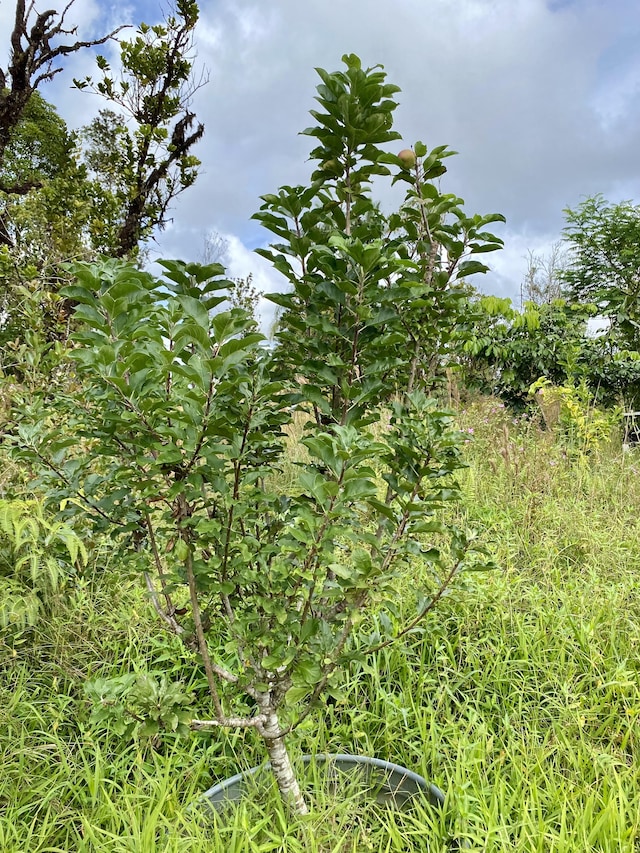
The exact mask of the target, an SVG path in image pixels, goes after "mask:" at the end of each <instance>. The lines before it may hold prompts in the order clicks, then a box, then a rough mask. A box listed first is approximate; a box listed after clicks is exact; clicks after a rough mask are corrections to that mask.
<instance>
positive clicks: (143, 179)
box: [74, 0, 204, 257]
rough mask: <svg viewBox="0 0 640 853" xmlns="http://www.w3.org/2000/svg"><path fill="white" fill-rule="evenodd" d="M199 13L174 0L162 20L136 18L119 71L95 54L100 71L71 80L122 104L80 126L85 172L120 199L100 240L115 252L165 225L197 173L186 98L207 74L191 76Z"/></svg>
mask: <svg viewBox="0 0 640 853" xmlns="http://www.w3.org/2000/svg"><path fill="white" fill-rule="evenodd" d="M198 15H199V12H198V6H197V4H196V3H195V2H192V0H178V2H177V4H176V9H175V13H174V14H171V15H169V16H168V17H167V18H166V21H165V23H164V24H157V25H154V26H149V25H147V24H141V25H140V27H139V29H138V32H137V35H136V37H135V38H134V39H132V40H130V41H127V40H123V41H122V42H121V50H120V57H121V63H122V69H121V73H120V78H119V79H116V78H115V77H114V76H113V75H112V73H111V68H110V66H109V63H108V62H107V60H106V59H105V57H103V56H99V57H98V59H97V63H98V68H99V69H100V71H101V72H102V78H101V79H100V80H99V81H98V82H97V83H94V82H93V80H92V79H91V78H90V77H87V78H86V79H85V80H75V81H74V82H75V85H76V86H77V87H78V88H80V89H87V88H88V89H90V90H91V91H94V92H97V93H98V94H100V95H102V96H103V97H105V98H107V100H109V101H111V102H112V103H113V104H115V105H116V106H117V107H118V108H119V109H120V110H121V112H120V113H118V112H114V111H113V110H104V111H102V112H101V113H100V115H99V116H98V117H97V119H95V120H94V122H92V124H91V125H89V127H88V128H87V129H85V132H84V138H85V140H86V142H87V152H86V155H85V158H86V163H87V165H88V167H89V170H90V174H91V175H92V176H93V177H95V178H96V180H98V181H103V180H104V181H105V182H106V183H107V184H108V185H109V186H110V187H111V190H112V195H113V197H114V198H115V199H116V202H117V203H116V205H115V208H113V209H111V211H109V212H108V215H107V216H106V217H105V222H104V229H105V234H104V235H103V237H102V241H101V242H102V243H104V244H105V245H109V244H110V243H114V246H113V254H114V255H115V256H116V257H124V256H128V255H132V254H135V252H136V251H137V249H138V246H139V244H140V242H141V241H142V240H144V239H145V238H147V237H149V235H150V234H151V233H152V232H153V230H154V229H155V228H162V227H164V225H165V224H166V223H167V221H168V220H167V210H168V208H169V205H170V204H171V202H172V200H173V199H174V198H175V197H176V196H177V195H178V194H179V193H181V192H182V191H183V190H185V189H186V188H187V187H189V186H191V185H192V184H193V182H194V181H195V179H196V177H197V169H198V166H199V165H200V161H199V160H198V159H197V158H196V157H195V156H194V155H193V154H191V153H190V152H191V149H192V147H193V146H194V145H195V144H196V142H198V140H200V139H201V138H202V135H203V133H204V126H203V125H202V124H200V123H198V124H195V118H196V117H195V114H194V113H193V112H191V110H190V104H191V99H192V96H193V94H194V93H195V91H196V90H197V89H198V88H199V87H200V86H201V85H202V84H203V82H204V81H203V80H202V79H201V80H200V81H195V80H194V77H193V32H194V29H195V26H196V23H197V21H198ZM131 121H132V123H133V124H132V127H130V126H129V125H128V122H131ZM99 242H100V240H99Z"/></svg>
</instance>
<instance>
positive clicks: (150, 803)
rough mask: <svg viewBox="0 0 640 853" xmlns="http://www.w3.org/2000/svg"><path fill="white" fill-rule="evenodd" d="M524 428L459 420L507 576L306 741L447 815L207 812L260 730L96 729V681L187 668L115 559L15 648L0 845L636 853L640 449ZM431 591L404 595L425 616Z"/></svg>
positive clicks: (382, 664) (351, 682)
mask: <svg viewBox="0 0 640 853" xmlns="http://www.w3.org/2000/svg"><path fill="white" fill-rule="evenodd" d="M513 420H514V418H512V417H511V416H509V415H508V414H506V413H505V411H504V410H503V409H501V408H500V407H499V404H497V403H492V402H482V403H479V404H476V405H474V406H472V407H470V408H468V409H467V410H466V411H463V412H461V413H460V415H459V421H460V426H461V428H462V429H466V430H473V434H471V433H470V432H469V437H470V439H473V440H472V441H470V443H469V444H468V445H467V448H466V449H467V458H468V462H469V468H468V469H467V470H466V472H465V473H464V476H463V487H464V492H465V503H464V507H463V508H458V509H457V510H455V514H456V515H457V516H458V520H459V521H462V520H466V521H467V522H470V523H471V524H472V525H476V526H479V527H481V529H482V531H483V532H482V538H483V540H484V541H485V542H487V543H488V544H489V546H490V548H491V550H492V551H493V554H494V557H495V560H496V562H497V563H498V565H499V566H500V567H501V568H500V569H499V570H497V571H494V572H491V573H487V574H473V575H468V576H466V577H465V578H463V579H461V582H460V583H459V584H458V587H457V588H456V592H455V593H454V594H451V595H449V596H446V597H445V598H444V599H443V600H442V601H441V602H440V604H439V606H438V608H437V610H436V611H434V613H433V614H432V616H431V618H430V620H429V622H428V623H427V625H426V626H425V629H424V632H423V633H421V634H414V635H412V636H411V637H410V638H409V639H408V641H407V642H406V643H404V644H401V645H397V646H395V647H390V648H386V649H384V650H382V651H381V652H379V653H378V655H377V657H376V658H375V659H372V660H371V661H370V662H369V663H367V664H358V665H353V666H352V668H351V671H350V672H349V673H348V675H347V676H346V678H345V683H344V685H343V687H344V698H343V699H342V700H341V701H340V702H338V703H336V704H332V705H329V706H327V707H326V708H324V709H323V710H322V711H318V712H316V713H314V714H313V715H312V716H311V717H309V718H308V719H307V721H305V723H304V724H303V725H302V726H301V727H300V729H299V730H298V735H297V740H296V742H295V744H294V745H295V749H296V751H298V752H299V753H302V752H354V753H360V754H366V755H375V756H377V757H380V758H384V759H387V760H390V761H393V762H395V763H398V764H402V765H404V766H406V767H409V768H410V769H412V770H414V771H416V772H418V773H421V774H422V775H423V776H425V777H426V778H427V779H429V780H430V781H432V782H435V783H436V784H437V785H438V786H439V787H440V788H442V790H443V791H444V792H445V794H446V804H445V807H444V809H443V810H441V811H438V810H434V809H433V808H431V807H429V806H428V805H427V804H426V803H420V802H418V803H416V804H414V806H413V807H412V809H411V810H409V811H408V812H407V813H406V814H398V813H393V812H387V811H385V810H384V809H377V810H374V811H375V813H370V812H369V811H368V810H367V809H365V808H364V807H363V806H362V804H361V803H360V802H359V801H356V800H354V798H353V797H351V796H350V795H349V794H348V793H347V795H345V797H344V801H343V802H342V804H336V803H335V802H334V801H332V800H329V799H326V800H323V799H322V798H321V797H320V798H319V799H316V808H315V810H314V813H313V814H312V815H311V816H310V817H309V818H307V819H305V820H303V821H301V822H300V821H291V820H288V819H287V818H286V815H285V814H284V812H283V810H282V808H281V806H280V805H279V802H278V800H277V796H276V795H275V794H274V793H270V794H267V795H265V796H264V797H262V798H256V799H255V800H253V799H252V800H251V801H250V802H246V803H243V804H241V805H240V806H239V807H236V808H233V809H232V810H231V811H227V812H226V813H225V814H224V815H223V816H222V817H217V818H215V819H213V821H212V820H211V819H208V820H204V819H203V816H202V812H201V811H200V810H199V809H198V808H197V807H194V804H196V803H197V802H198V797H199V794H200V792H201V791H203V790H205V789H206V788H208V787H209V786H210V785H212V784H214V783H215V782H217V781H220V780H221V779H223V778H225V777H226V776H229V775H232V774H233V773H235V772H237V771H238V769H243V768H246V767H249V766H251V765H252V764H256V763H259V762H260V760H261V754H260V752H259V749H258V747H257V745H256V744H254V742H253V739H252V736H251V735H250V734H232V735H230V736H226V735H222V734H218V733H213V734H212V733H208V734H198V735H193V736H192V737H191V738H187V739H181V740H179V739H171V738H169V739H165V740H163V741H161V742H155V743H151V742H146V743H142V742H140V743H130V742H129V741H126V740H123V739H122V738H119V737H116V736H115V735H107V736H105V735H101V734H98V733H96V732H94V731H92V730H91V728H90V726H89V723H88V717H89V709H88V706H87V704H86V700H85V698H84V694H83V684H84V682H85V680H86V679H87V678H91V677H95V676H97V675H105V676H106V675H118V674H121V673H124V672H129V671H134V670H140V671H144V670H145V669H147V668H151V669H153V670H156V671H158V670H164V671H166V672H167V674H168V676H169V677H171V678H173V677H176V673H177V669H178V667H177V665H176V664H175V663H174V662H173V658H172V655H171V654H169V653H167V644H166V642H164V640H162V639H161V638H158V636H157V633H156V631H155V624H154V616H153V612H152V610H151V608H150V607H149V606H148V603H147V601H146V598H145V595H144V592H143V590H142V589H141V588H140V586H139V584H138V582H137V581H135V580H131V581H130V582H125V583H123V582H122V581H121V579H119V578H118V577H117V576H116V573H115V567H114V566H112V565H110V563H109V559H108V556H107V553H106V552H103V553H100V554H97V555H95V556H94V563H93V565H92V566H91V567H90V568H89V569H87V570H85V576H84V579H81V580H79V581H78V583H77V584H76V585H75V588H74V589H72V590H71V592H70V596H69V597H68V599H67V601H66V603H64V604H58V606H57V609H56V610H55V612H54V613H53V614H52V615H51V616H50V618H49V619H48V620H47V621H46V622H45V623H42V624H38V625H36V626H34V627H33V628H32V629H30V630H29V631H27V632H26V633H24V634H23V635H22V636H21V637H20V638H18V639H15V638H14V639H13V640H12V639H11V638H9V637H5V638H4V639H3V640H1V641H0V761H1V767H2V772H1V773H0V850H2V851H7V853H14V851H15V853H22V851H30V853H31V851H33V853H45V851H46V853H54V851H64V853H69V851H109V853H124V851H127V852H128V851H131V853H134V851H135V853H155V851H158V852H159V851H162V853H170V851H185V853H186V851H189V853H192V851H195V853H197V851H203V853H204V851H216V853H217V851H220V853H227V851H230V853H241V851H247V853H253V851H255V853H260V852H261V851H264V853H267V851H290V853H297V851H301V853H302V851H311V853H325V851H337V853H356V851H358V853H361V851H410V850H418V851H422V850H424V851H433V853H445V851H447V850H448V849H449V842H450V839H451V838H457V839H458V840H459V841H460V842H466V843H467V845H468V846H467V848H466V849H469V850H476V851H487V853H494V851H495V853H502V851H504V853H506V851H521V853H525V851H526V853H530V852H531V853H532V852H533V851H539V853H582V851H584V853H587V851H598V852H599V853H605V852H606V853H637V851H638V850H640V761H639V760H638V748H639V737H640V736H639V734H638V732H639V731H640V729H639V725H640V648H639V645H640V588H639V585H638V577H639V575H640V478H639V477H638V473H639V471H640V452H638V451H635V452H632V453H630V454H625V455H623V454H621V453H619V452H618V449H617V448H605V449H604V450H603V451H602V452H601V454H600V455H596V456H591V457H586V458H585V457H580V456H578V457H575V456H574V455H573V454H572V452H571V448H569V447H567V446H565V445H563V443H562V442H561V441H560V440H559V439H558V438H557V437H554V436H553V435H550V434H548V433H544V432H543V431H541V430H540V428H539V427H538V426H537V425H536V424H534V423H529V422H524V423H513ZM416 571H419V567H418V568H417V569H416ZM414 586H415V580H414V579H413V578H407V580H406V587H405V589H403V590H399V595H401V596H402V598H403V600H405V601H406V602H407V607H409V606H412V604H411V597H412V593H413V587H414ZM176 648H177V647H176ZM191 673H192V674H191V680H190V682H189V687H190V689H193V690H196V691H198V690H201V689H202V675H201V673H199V672H198V671H197V670H193V669H191Z"/></svg>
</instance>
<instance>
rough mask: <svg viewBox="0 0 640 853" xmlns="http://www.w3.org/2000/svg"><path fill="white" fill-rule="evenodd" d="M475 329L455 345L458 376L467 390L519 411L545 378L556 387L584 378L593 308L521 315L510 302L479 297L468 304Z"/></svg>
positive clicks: (556, 305)
mask: <svg viewBox="0 0 640 853" xmlns="http://www.w3.org/2000/svg"><path fill="white" fill-rule="evenodd" d="M468 313H469V315H470V318H471V320H470V323H471V327H470V328H469V327H466V328H465V330H464V334H460V335H459V336H458V337H457V339H456V340H455V342H454V347H453V349H454V351H455V353H456V360H457V370H458V375H459V376H460V378H461V381H462V384H463V386H465V387H466V388H467V390H473V389H475V390H479V391H481V392H482V393H488V394H496V395H498V396H500V397H502V398H503V399H504V400H505V402H507V403H508V404H510V405H512V406H516V407H518V408H522V407H525V406H527V405H528V404H529V402H530V397H529V388H530V387H531V385H532V384H533V383H534V382H535V381H536V380H538V379H540V378H541V377H544V378H546V379H548V380H549V381H550V382H552V383H553V384H554V385H562V384H564V383H565V382H567V381H568V380H570V379H574V378H578V377H582V376H583V375H584V374H585V369H584V368H585V364H584V358H585V349H586V344H587V338H586V328H587V320H588V318H589V316H591V314H592V313H593V310H592V308H591V306H583V305H580V304H575V303H573V304H572V303H569V302H567V301H566V300H563V299H556V300H553V301H552V302H545V303H543V304H540V305H536V304H535V303H534V302H526V303H525V305H524V306H523V308H522V310H521V311H517V310H516V309H514V308H513V306H512V304H511V300H510V299H504V298H499V297H497V296H484V295H481V294H476V296H475V297H473V298H472V299H471V300H470V301H469V303H468Z"/></svg>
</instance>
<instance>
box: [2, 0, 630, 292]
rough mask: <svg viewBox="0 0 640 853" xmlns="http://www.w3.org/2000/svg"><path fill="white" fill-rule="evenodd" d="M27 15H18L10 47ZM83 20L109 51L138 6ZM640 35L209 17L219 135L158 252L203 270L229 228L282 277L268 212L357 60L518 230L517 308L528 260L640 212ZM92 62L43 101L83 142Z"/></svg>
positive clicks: (308, 3) (223, 13)
mask: <svg viewBox="0 0 640 853" xmlns="http://www.w3.org/2000/svg"><path fill="white" fill-rule="evenodd" d="M141 3H142V0H136V3H135V4H133V7H131V6H130V7H127V10H126V16H127V17H129V16H131V17H133V18H135V19H139V18H143V19H145V20H150V19H151V18H152V17H153V12H154V11H155V10H158V11H159V9H160V5H161V4H160V2H158V3H157V4H156V3H154V2H151V0H144V7H142V5H141ZM11 8H12V6H11V4H9V5H7V4H5V3H2V4H1V5H0V32H7V31H8V30H7V28H6V26H5V27H3V24H5V23H6V22H7V20H8V18H7V14H8V11H9V10H10V9H11ZM131 8H134V9H137V11H133V12H131V11H130V9H131ZM74 9H77V11H78V14H79V15H80V17H79V18H78V20H79V21H81V22H82V25H83V26H86V27H87V28H89V30H91V34H93V35H95V34H96V33H97V32H98V31H104V29H103V30H100V28H101V27H103V28H105V20H104V18H109V20H110V21H112V20H113V18H114V16H115V17H116V18H117V16H118V15H120V14H121V9H122V7H117V6H115V5H114V6H109V7H105V6H104V5H102V4H99V3H97V0H95V2H93V0H77V6H74V7H72V12H73V10H74ZM96 9H99V10H100V11H101V12H102V13H103V16H102V17H103V20H100V18H97V17H96ZM70 15H71V12H70ZM639 34H640V5H639V4H638V3H637V0H615V2H610V0H607V2H604V0H579V2H577V0H576V2H567V0H548V2H547V0H455V2H452V0H396V2H394V3H392V4H391V3H389V2H388V0H386V2H383V0H349V2H347V3H345V2H342V0H304V2H301V0H278V3H265V2H257V0H201V21H200V23H199V25H198V35H197V48H198V63H200V64H201V65H205V66H206V67H207V68H208V69H209V71H210V78H211V79H210V83H209V84H208V86H206V87H205V88H204V89H202V90H201V91H200V92H198V93H197V96H196V99H195V108H196V111H197V113H198V117H199V118H200V119H201V120H203V121H204V122H205V125H206V134H205V138H204V140H203V142H202V143H201V144H200V145H199V147H198V151H197V153H198V156H199V157H200V158H201V159H202V169H201V175H200V178H199V179H198V181H197V182H196V184H195V186H194V187H193V188H191V189H190V190H188V191H187V192H186V193H184V195H183V196H182V197H181V198H180V199H179V200H178V201H177V203H176V205H175V207H174V211H173V215H174V218H175V223H174V226H173V227H172V228H169V229H167V231H166V232H165V233H163V234H161V235H160V236H159V246H158V250H159V252H161V253H163V254H165V255H166V256H174V257H175V256H183V257H186V258H193V259H195V258H197V257H198V256H199V254H200V253H201V250H202V234H203V233H204V232H205V231H206V230H208V229H210V228H211V227H217V228H218V229H219V230H220V231H223V232H225V233H227V234H231V235H235V238H236V239H237V240H238V246H236V250H235V252H236V255H235V261H234V262H237V263H238V264H239V266H241V261H242V259H243V258H244V259H245V260H246V261H247V263H248V260H247V259H248V258H249V257H250V258H251V265H252V266H251V268H252V269H253V270H254V274H256V270H257V269H258V266H257V265H254V264H258V263H259V264H263V263H264V262H263V261H261V259H258V258H256V257H255V256H253V255H250V254H246V253H248V252H249V250H248V249H247V248H246V247H247V246H255V245H258V244H260V243H263V242H265V241H266V240H267V239H268V235H266V234H265V233H264V232H263V231H262V230H261V228H260V227H259V226H258V225H257V224H256V223H254V222H251V221H250V216H251V214H252V213H253V212H254V211H255V210H256V209H257V208H258V206H259V204H260V202H259V196H260V195H261V194H263V193H267V192H273V191H274V190H276V189H277V187H278V186H280V185H281V184H296V183H300V182H304V181H306V179H307V177H308V174H309V171H310V164H309V163H307V162H306V157H307V153H308V151H309V150H310V144H309V142H310V141H309V139H308V138H306V137H301V136H299V135H298V134H299V131H300V130H302V129H303V128H304V127H305V126H306V125H307V124H309V123H310V122H309V117H308V110H309V109H311V108H313V107H314V105H315V102H314V100H313V96H314V94H315V92H314V87H315V85H316V84H317V82H318V80H317V77H316V75H315V72H314V70H313V69H314V66H321V67H324V68H327V69H329V70H334V69H337V68H339V67H341V63H340V57H341V55H342V54H343V53H347V52H355V53H357V54H359V55H360V56H361V57H362V59H363V62H364V63H365V64H375V63H383V64H384V65H385V67H386V70H387V72H388V75H389V79H390V81H391V82H394V83H397V84H398V85H399V86H401V87H402V90H403V91H402V92H401V93H400V94H399V96H398V97H399V100H400V103H401V106H400V108H399V109H398V110H397V112H396V118H397V128H398V130H399V131H400V132H401V133H402V135H403V139H404V140H405V142H406V143H407V144H411V143H412V142H413V141H415V140H416V139H424V140H425V142H427V144H428V145H436V144H442V143H448V144H449V145H450V146H451V147H452V148H454V149H456V150H458V151H459V152H460V155H459V156H458V157H456V158H452V159H451V160H449V161H448V167H449V172H448V174H447V175H445V176H444V178H443V180H442V188H443V189H444V190H445V191H451V192H456V193H458V194H459V195H460V196H462V197H463V198H464V199H465V201H466V209H467V210H468V211H469V212H470V213H474V212H480V213H487V212H493V211H499V212H502V213H504V214H505V215H506V216H507V220H508V227H507V229H503V230H502V231H501V232H499V233H501V235H502V236H503V237H504V238H505V242H506V249H505V251H504V252H503V253H496V254H494V255H490V256H488V261H489V263H490V264H491V265H492V266H493V267H494V270H495V272H494V273H492V274H490V275H487V276H486V277H484V279H483V278H482V277H478V279H477V284H478V286H479V287H482V288H483V289H491V288H493V287H494V286H495V289H496V290H499V292H501V293H504V294H506V295H512V296H514V297H515V298H516V299H517V297H518V293H519V287H520V282H521V280H522V277H523V275H524V271H525V269H526V255H527V250H528V249H533V250H536V251H538V250H540V249H541V248H542V249H544V246H545V245H547V244H551V243H553V242H554V241H555V240H557V239H558V236H559V234H560V230H561V228H562V224H563V214H562V209H563V208H564V207H566V206H575V205H576V204H578V203H579V202H580V199H581V197H583V196H585V195H590V194H593V193H596V192H602V193H603V194H604V195H605V196H606V197H608V198H610V199H611V200H612V201H616V200H619V199H620V198H633V197H634V196H635V197H640V158H638V154H637V152H638V150H640V109H639V107H640V103H639V99H640V95H639V93H638V78H639V74H640V70H639V66H638V61H637V58H636V57H637V41H638V35H639ZM1 49H2V48H1V47H0V50H1ZM92 62H93V60H92V57H91V54H90V52H88V51H87V52H84V53H82V54H81V55H78V56H76V57H74V58H73V59H70V60H69V63H68V70H67V71H66V72H65V73H64V75H59V79H58V80H57V81H56V83H55V84H54V85H52V86H50V87H48V89H47V90H43V95H44V96H45V97H52V94H51V93H53V95H55V100H56V103H58V104H59V105H60V108H61V110H62V113H63V115H64V116H65V118H67V120H69V121H70V122H71V123H72V124H74V125H78V124H82V123H84V122H86V121H87V120H88V119H90V118H91V116H92V115H93V114H94V113H95V112H96V111H97V109H99V108H100V106H102V102H100V100H99V99H97V98H90V96H83V95H81V94H80V93H78V92H74V91H72V90H70V89H69V86H70V83H71V77H72V75H75V76H81V75H82V74H83V73H89V70H92ZM92 111H93V112H92ZM239 247H242V248H239ZM243 253H244V254H243ZM242 263H244V261H242ZM260 268H261V269H262V267H260ZM240 274H242V273H240ZM264 274H265V275H266V274H267V273H266V272H265V273H264Z"/></svg>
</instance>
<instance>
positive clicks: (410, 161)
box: [398, 148, 416, 169]
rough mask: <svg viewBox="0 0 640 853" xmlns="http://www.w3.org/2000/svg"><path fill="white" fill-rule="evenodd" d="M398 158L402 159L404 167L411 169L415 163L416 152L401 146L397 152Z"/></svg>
mask: <svg viewBox="0 0 640 853" xmlns="http://www.w3.org/2000/svg"><path fill="white" fill-rule="evenodd" d="M398 159H399V160H401V161H402V167H403V168H404V169H412V168H413V167H414V166H415V165H416V152H415V151H413V150H412V149H411V148H403V149H402V151H400V153H399V154H398Z"/></svg>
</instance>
